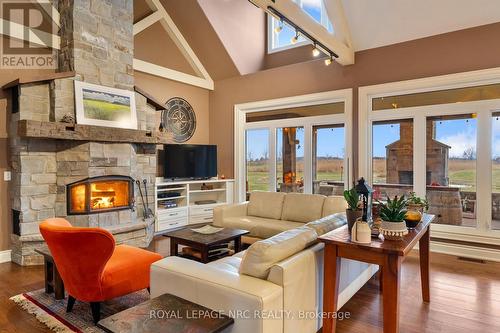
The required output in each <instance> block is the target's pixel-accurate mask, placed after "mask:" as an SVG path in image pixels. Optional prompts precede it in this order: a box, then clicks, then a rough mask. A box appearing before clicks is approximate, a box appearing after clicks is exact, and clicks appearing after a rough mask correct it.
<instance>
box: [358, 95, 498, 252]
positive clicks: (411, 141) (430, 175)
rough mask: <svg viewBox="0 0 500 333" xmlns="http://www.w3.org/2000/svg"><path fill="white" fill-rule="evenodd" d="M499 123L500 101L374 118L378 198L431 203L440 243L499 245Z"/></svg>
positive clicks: (372, 163)
mask: <svg viewBox="0 0 500 333" xmlns="http://www.w3.org/2000/svg"><path fill="white" fill-rule="evenodd" d="M499 118H500V100H499V99H491V100H484V101H473V102H463V103H452V104H451V103H450V104H439V105H426V106H416V107H407V108H397V109H387V110H377V111H371V112H369V115H368V119H367V120H368V126H367V136H368V140H367V142H368V145H367V150H366V152H367V155H368V156H370V158H369V159H367V163H368V165H367V168H366V169H365V170H366V172H367V178H368V179H369V181H370V182H371V183H372V184H373V185H374V188H375V190H376V193H375V195H376V196H378V197H380V198H382V199H383V198H385V197H386V196H394V195H407V194H408V193H409V192H412V191H414V192H416V194H417V195H418V196H421V197H426V198H427V200H428V202H429V206H430V207H429V212H430V213H433V214H435V215H436V216H437V221H436V223H435V224H434V225H433V226H432V230H433V235H434V237H439V238H450V239H460V240H470V241H481V239H484V240H487V241H488V242H493V243H499V242H498V241H495V240H494V239H497V240H498V239H500V120H499ZM361 153H362V152H361Z"/></svg>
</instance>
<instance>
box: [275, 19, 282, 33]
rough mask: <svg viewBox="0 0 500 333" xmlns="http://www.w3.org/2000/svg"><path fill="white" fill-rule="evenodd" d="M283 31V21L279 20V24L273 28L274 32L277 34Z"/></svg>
mask: <svg viewBox="0 0 500 333" xmlns="http://www.w3.org/2000/svg"><path fill="white" fill-rule="evenodd" d="M281 30H283V20H280V23H279V24H278V25H277V26H276V27H275V28H274V32H275V33H277V34H279V33H280V32H281Z"/></svg>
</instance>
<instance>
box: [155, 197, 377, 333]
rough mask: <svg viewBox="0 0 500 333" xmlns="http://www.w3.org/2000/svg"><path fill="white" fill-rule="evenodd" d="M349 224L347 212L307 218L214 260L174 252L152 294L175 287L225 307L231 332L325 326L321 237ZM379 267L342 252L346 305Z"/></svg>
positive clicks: (305, 332)
mask: <svg viewBox="0 0 500 333" xmlns="http://www.w3.org/2000/svg"><path fill="white" fill-rule="evenodd" d="M287 195H289V194H287ZM240 207H241V206H240ZM236 209H241V208H236ZM222 211H223V214H224V213H227V210H224V209H223V210H222ZM229 211H232V208H230V209H229ZM242 211H243V210H242ZM247 212H248V211H247ZM321 212H322V213H321V214H323V208H322V209H321ZM219 213H220V212H219ZM250 216H251V215H250ZM275 216H277V213H276V215H275ZM287 216H288V215H287ZM226 217H228V216H226ZM271 220H272V219H271ZM258 221H259V222H262V223H264V221H262V220H260V219H259V220H258ZM285 221H286V220H285ZM268 222H269V223H274V222H273V221H268ZM345 223H346V220H345V214H343V213H341V214H334V215H328V216H326V217H324V218H321V219H319V220H316V221H312V222H310V223H307V224H304V223H302V222H301V223H300V227H298V228H294V229H291V230H286V231H284V232H281V233H279V234H277V235H275V236H273V237H271V238H268V239H265V240H260V241H258V242H256V243H254V244H252V245H251V246H250V247H249V248H248V249H247V250H246V251H243V252H240V253H237V254H235V255H233V256H231V257H226V258H222V259H219V260H217V261H214V262H211V263H209V264H201V263H199V262H196V261H192V260H188V259H184V258H179V257H167V258H165V259H163V260H160V261H158V262H156V263H154V264H153V265H152V266H151V297H156V296H159V295H162V294H165V293H170V294H174V295H177V296H179V297H182V298H185V299H188V300H190V301H192V302H195V303H198V304H201V305H203V306H206V307H208V308H210V309H213V310H216V311H221V312H224V313H225V314H228V315H230V316H231V317H233V318H234V319H235V323H234V325H233V326H232V327H230V328H228V329H227V330H226V332H234V333H247V332H248V333H279V332H282V333H314V332H317V331H318V330H319V328H320V327H321V325H322V321H321V316H320V314H321V311H322V307H323V305H322V298H323V297H322V296H323V252H324V251H323V248H324V246H323V244H322V243H318V242H317V237H318V234H319V235H321V234H323V233H325V232H328V231H329V230H333V229H335V228H337V227H339V226H341V225H344V224H345ZM254 231H255V232H256V233H257V234H259V233H258V230H257V229H255V230H254ZM377 269H378V267H376V266H373V265H368V264H364V263H361V262H357V261H352V260H344V259H342V264H341V273H340V296H339V309H340V307H342V306H343V305H344V304H345V303H346V302H347V301H348V300H349V299H350V298H351V297H352V296H353V295H354V293H356V292H357V291H358V290H359V289H360V288H361V287H362V286H363V285H364V284H365V283H366V281H368V280H369V279H370V278H371V277H372V276H373V274H375V272H376V271H377Z"/></svg>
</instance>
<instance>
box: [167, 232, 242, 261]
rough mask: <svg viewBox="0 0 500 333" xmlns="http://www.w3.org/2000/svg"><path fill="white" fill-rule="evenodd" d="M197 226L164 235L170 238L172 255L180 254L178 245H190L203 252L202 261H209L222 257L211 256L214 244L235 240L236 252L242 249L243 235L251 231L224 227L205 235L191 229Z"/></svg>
mask: <svg viewBox="0 0 500 333" xmlns="http://www.w3.org/2000/svg"><path fill="white" fill-rule="evenodd" d="M196 227H197V226H195V225H192V226H189V227H186V228H183V229H179V230H175V231H171V232H167V233H166V234H164V235H163V236H165V237H168V238H170V255H171V256H178V255H179V248H178V245H185V246H190V247H192V248H194V249H196V250H198V251H200V253H201V258H200V261H201V262H202V263H208V262H210V261H211V260H215V259H218V258H220V256H219V257H215V258H210V257H209V251H210V249H212V248H213V247H214V246H217V245H220V244H224V243H228V242H231V241H234V252H235V253H237V252H240V251H241V236H243V235H246V234H248V233H249V231H248V230H241V229H232V228H224V229H223V230H221V231H219V232H216V233H215V234H210V235H205V234H200V233H198V232H195V231H193V230H191V229H192V228H196Z"/></svg>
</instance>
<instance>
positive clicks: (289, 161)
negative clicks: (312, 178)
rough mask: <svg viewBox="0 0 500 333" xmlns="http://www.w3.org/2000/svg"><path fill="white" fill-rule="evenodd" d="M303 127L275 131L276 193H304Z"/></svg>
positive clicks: (283, 128)
mask: <svg viewBox="0 0 500 333" xmlns="http://www.w3.org/2000/svg"><path fill="white" fill-rule="evenodd" d="M304 132H305V131H304V127H282V128H277V129H276V191H277V192H298V193H303V192H304Z"/></svg>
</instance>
